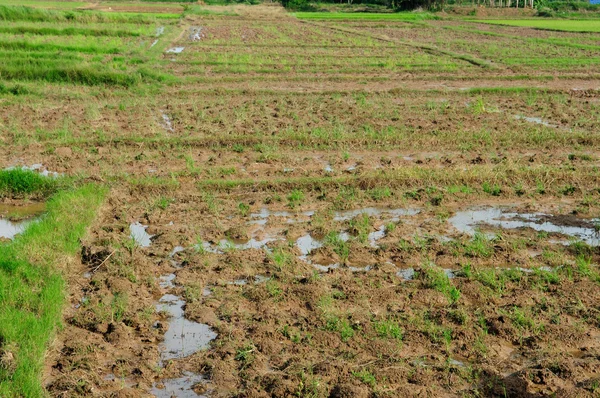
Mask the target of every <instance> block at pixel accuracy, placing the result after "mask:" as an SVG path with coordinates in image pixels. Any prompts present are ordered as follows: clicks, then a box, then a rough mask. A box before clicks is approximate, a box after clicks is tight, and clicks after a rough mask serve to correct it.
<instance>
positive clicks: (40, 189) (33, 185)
mask: <svg viewBox="0 0 600 398" xmlns="http://www.w3.org/2000/svg"><path fill="white" fill-rule="evenodd" d="M65 182H66V180H65V178H64V177H59V178H50V177H46V176H43V175H41V174H39V173H37V172H35V171H32V170H26V169H21V168H15V169H10V170H0V197H2V196H8V195H33V194H35V195H39V196H48V195H50V194H52V193H54V192H56V191H57V190H58V189H59V188H60V187H61V186H64V185H65Z"/></svg>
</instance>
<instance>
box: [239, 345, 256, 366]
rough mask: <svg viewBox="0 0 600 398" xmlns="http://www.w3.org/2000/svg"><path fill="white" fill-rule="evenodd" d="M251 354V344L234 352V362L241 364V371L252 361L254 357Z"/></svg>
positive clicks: (252, 346) (252, 348)
mask: <svg viewBox="0 0 600 398" xmlns="http://www.w3.org/2000/svg"><path fill="white" fill-rule="evenodd" d="M253 352H254V345H253V344H247V345H245V346H243V347H240V348H238V349H237V350H236V352H235V360H236V361H238V362H241V364H242V369H245V368H247V367H248V366H249V365H250V364H251V363H252V362H253V361H254V355H252V353H253Z"/></svg>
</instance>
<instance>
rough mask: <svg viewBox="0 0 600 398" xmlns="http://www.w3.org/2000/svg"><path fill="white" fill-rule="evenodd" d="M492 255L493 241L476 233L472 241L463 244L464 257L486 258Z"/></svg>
mask: <svg viewBox="0 0 600 398" xmlns="http://www.w3.org/2000/svg"><path fill="white" fill-rule="evenodd" d="M492 254H494V245H493V241H492V240H490V239H488V238H487V237H486V236H485V235H484V234H482V233H480V232H476V233H475V235H474V236H473V239H471V240H470V241H468V242H467V243H466V244H465V256H468V257H482V258H488V257H491V256H492Z"/></svg>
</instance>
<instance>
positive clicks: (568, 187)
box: [559, 185, 577, 196]
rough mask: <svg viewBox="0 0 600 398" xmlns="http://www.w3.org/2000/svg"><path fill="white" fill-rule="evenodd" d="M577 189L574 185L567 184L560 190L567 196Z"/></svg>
mask: <svg viewBox="0 0 600 398" xmlns="http://www.w3.org/2000/svg"><path fill="white" fill-rule="evenodd" d="M576 190H577V189H576V188H575V187H574V186H573V185H565V186H564V187H562V188H561V189H560V190H559V192H560V193H561V194H563V195H565V196H568V195H573V194H574V193H575V191H576Z"/></svg>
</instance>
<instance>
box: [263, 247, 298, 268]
mask: <svg viewBox="0 0 600 398" xmlns="http://www.w3.org/2000/svg"><path fill="white" fill-rule="evenodd" d="M269 258H270V259H271V261H272V262H273V263H274V264H275V267H276V268H277V271H282V270H283V269H284V268H285V267H287V266H289V265H291V264H292V263H293V261H294V256H293V255H292V254H291V253H290V252H289V251H287V250H286V249H284V248H281V247H277V248H275V249H273V251H272V252H271V253H270V254H269Z"/></svg>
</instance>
